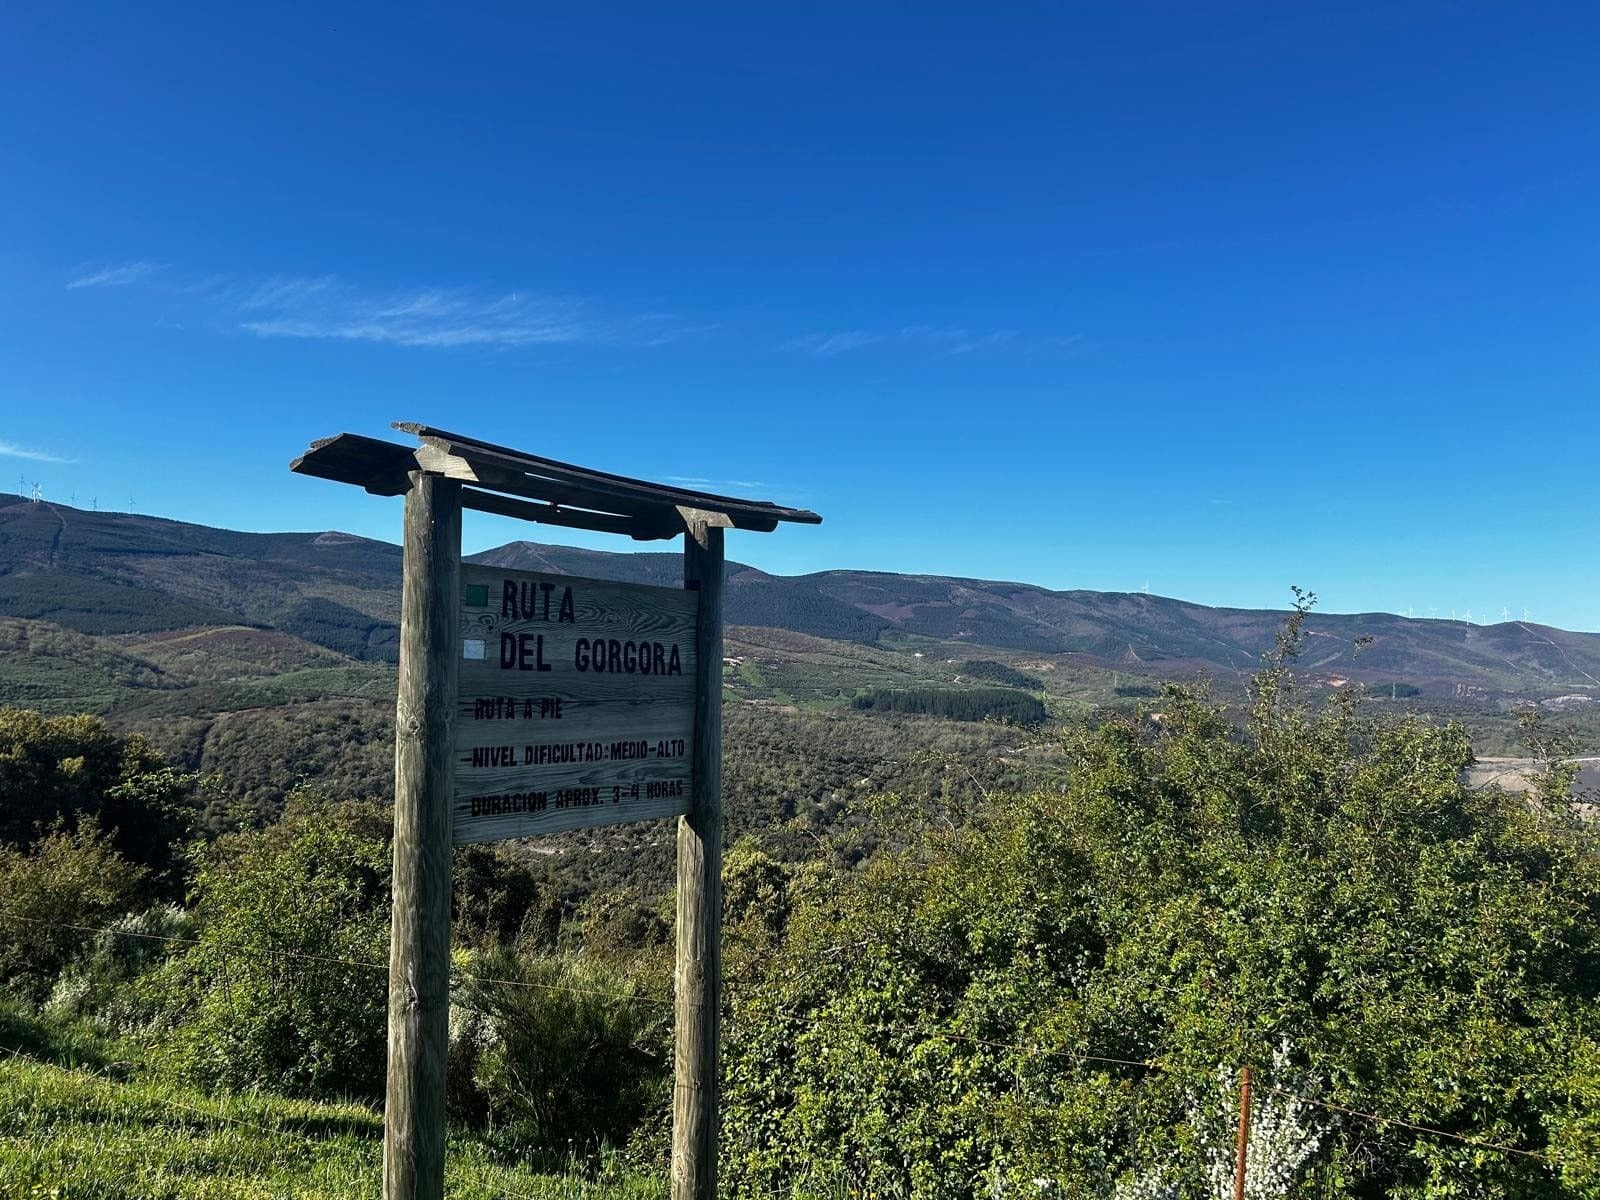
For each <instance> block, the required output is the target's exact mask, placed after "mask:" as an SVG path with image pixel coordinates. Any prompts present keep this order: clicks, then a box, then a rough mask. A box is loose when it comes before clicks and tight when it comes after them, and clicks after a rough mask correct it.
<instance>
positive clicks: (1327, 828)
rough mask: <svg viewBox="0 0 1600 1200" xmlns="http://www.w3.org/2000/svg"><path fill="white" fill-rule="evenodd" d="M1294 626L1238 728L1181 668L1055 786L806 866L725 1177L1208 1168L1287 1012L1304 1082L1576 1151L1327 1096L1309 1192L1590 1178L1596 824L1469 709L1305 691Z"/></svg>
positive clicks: (926, 1185) (1526, 1190)
mask: <svg viewBox="0 0 1600 1200" xmlns="http://www.w3.org/2000/svg"><path fill="white" fill-rule="evenodd" d="M1306 600H1307V602H1306V603H1305V604H1304V605H1303V606H1302V607H1301V609H1300V614H1299V615H1301V616H1303V612H1304V610H1305V608H1308V607H1309V598H1306ZM1298 627H1299V622H1298V620H1292V621H1291V624H1290V626H1289V628H1288V629H1287V630H1286V636H1285V640H1284V642H1283V643H1282V644H1281V645H1280V647H1279V650H1278V652H1277V654H1276V655H1274V657H1273V658H1272V659H1271V660H1270V661H1269V662H1268V663H1267V664H1266V666H1265V668H1264V669H1263V671H1262V672H1261V674H1260V675H1259V676H1258V677H1257V680H1256V688H1255V703H1254V706H1253V712H1252V719H1251V723H1250V727H1249V728H1248V729H1247V730H1245V731H1243V732H1242V733H1241V731H1239V730H1237V729H1235V728H1233V727H1232V726H1231V725H1230V724H1229V723H1228V721H1227V720H1226V719H1225V716H1224V713H1223V711H1222V709H1221V707H1220V706H1217V705H1214V704H1212V703H1211V702H1210V701H1209V699H1208V698H1207V697H1206V695H1205V694H1204V693H1201V692H1195V691H1190V690H1184V689H1169V692H1168V695H1167V697H1166V698H1165V699H1164V701H1163V709H1164V712H1165V720H1164V722H1163V723H1162V724H1161V725H1160V726H1159V727H1158V726H1154V725H1151V724H1149V723H1138V722H1135V721H1131V720H1120V719H1113V720H1109V721H1107V722H1106V723H1104V724H1103V725H1101V726H1099V727H1098V728H1096V729H1092V730H1085V731H1083V732H1081V733H1076V734H1073V735H1071V736H1072V738H1073V740H1072V742H1071V744H1070V746H1069V749H1070V750H1071V752H1072V756H1073V769H1072V772H1071V775H1070V778H1069V779H1068V781H1067V784H1066V788H1065V790H1064V791H1063V792H1035V793H1031V794H1021V795H1019V794H1015V793H1013V794H1005V793H1002V792H992V793H991V799H990V801H989V803H988V804H987V805H986V806H985V808H984V810H983V811H982V813H981V814H980V816H979V819H978V820H977V821H976V822H975V823H974V824H972V825H970V826H967V827H964V828H954V829H948V830H932V831H930V832H928V833H927V835H926V836H925V837H923V838H922V839H921V840H920V841H918V842H917V843H916V844H914V845H913V846H911V847H910V848H908V849H906V850H904V851H902V852H899V853H895V854H884V855H881V856H880V857H879V858H878V859H877V860H876V861H874V862H873V863H872V864H870V865H869V866H868V868H867V869H866V870H865V871H863V872H860V873H859V874H858V875H857V876H856V877H854V878H849V879H840V880H835V881H834V882H833V884H832V885H831V886H829V887H826V888H816V889H812V890H811V891H810V892H809V893H808V894H807V896H806V897H805V898H803V899H802V900H801V902H800V903H798V905H797V906H796V908H795V911H794V912H793V914H792V915H791V916H790V917H789V920H788V923H787V931H786V933H785V934H784V936H783V938H782V940H781V942H780V944H779V946H778V948H777V951H776V953H774V954H772V955H769V956H767V957H766V958H764V959H762V960H757V961H752V962H749V963H746V964H744V969H745V970H746V971H747V972H749V977H747V978H745V979H743V980H740V981H736V982H735V984H734V986H733V988H732V1019H731V1021H730V1023H729V1026H728V1068H727V1070H728V1085H727V1096H728V1102H727V1108H726V1111H725V1115H724V1122H723V1127H724V1129H725V1130H726V1131H727V1138H726V1157H727V1162H726V1167H727V1170H728V1173H729V1176H730V1178H731V1179H732V1180H733V1181H734V1182H735V1184H736V1185H737V1186H741V1187H747V1188H750V1189H760V1190H763V1191H765V1190H767V1189H769V1188H784V1189H788V1188H790V1187H792V1186H793V1184H794V1181H795V1180H796V1179H802V1180H803V1179H807V1178H810V1179H813V1180H815V1181H816V1182H818V1183H820V1184H824V1185H828V1184H836V1183H845V1184H848V1185H851V1186H855V1187H860V1188H870V1189H872V1190H882V1191H894V1192H898V1193H901V1194H909V1195H913V1196H928V1197H934V1196H940V1197H943V1196H977V1195H979V1194H989V1193H990V1192H992V1190H993V1189H995V1188H997V1187H1000V1188H1004V1187H1006V1186H1008V1185H1009V1186H1017V1187H1023V1188H1027V1189H1030V1190H1036V1185H1035V1184H1034V1183H1033V1182H1032V1181H1034V1180H1045V1181H1047V1182H1050V1183H1054V1184H1055V1185H1057V1186H1059V1187H1060V1188H1062V1189H1063V1193H1064V1194H1084V1195H1097V1194H1106V1193H1107V1191H1108V1190H1109V1189H1110V1188H1111V1187H1112V1186H1113V1185H1114V1184H1115V1183H1116V1182H1118V1181H1119V1180H1120V1181H1123V1182H1128V1181H1132V1180H1135V1179H1136V1178H1139V1177H1141V1176H1145V1175H1148V1173H1149V1172H1150V1170H1151V1168H1152V1166H1153V1165H1156V1164H1162V1165H1170V1172H1169V1177H1170V1178H1171V1179H1172V1180H1174V1181H1175V1182H1174V1184H1173V1186H1174V1187H1175V1188H1176V1189H1177V1190H1175V1191H1173V1192H1172V1193H1170V1194H1172V1195H1199V1194H1203V1189H1204V1188H1205V1186H1206V1176H1205V1171H1206V1151H1207V1149H1208V1148H1211V1147H1212V1146H1213V1144H1214V1135H1213V1133H1212V1132H1210V1131H1208V1130H1207V1129H1206V1128H1201V1127H1198V1126H1197V1124H1196V1122H1195V1120H1194V1118H1193V1112H1194V1102H1193V1098H1194V1097H1195V1096H1198V1095H1202V1094H1208V1089H1210V1088H1212V1087H1214V1084H1213V1083H1212V1082H1211V1080H1212V1079H1213V1077H1214V1073H1215V1072H1216V1069H1217V1064H1219V1063H1221V1064H1224V1065H1226V1066H1228V1067H1229V1068H1230V1069H1232V1068H1234V1067H1237V1066H1238V1065H1241V1064H1244V1063H1247V1062H1248V1063H1256V1064H1265V1063H1267V1062H1269V1061H1270V1060H1271V1058H1272V1055H1273V1052H1274V1050H1275V1049H1277V1048H1279V1047H1281V1046H1282V1045H1283V1044H1284V1043H1285V1042H1287V1044H1288V1045H1289V1046H1291V1047H1293V1054H1294V1056H1295V1061H1293V1062H1292V1063H1289V1064H1287V1065H1286V1068H1285V1069H1289V1068H1292V1069H1293V1070H1295V1071H1297V1072H1300V1073H1302V1074H1304V1075H1307V1076H1309V1077H1312V1078H1315V1079H1318V1080H1321V1081H1323V1082H1322V1084H1321V1091H1320V1092H1319V1094H1318V1095H1317V1096H1316V1097H1315V1098H1318V1099H1326V1100H1329V1101H1331V1102H1333V1103H1336V1104H1340V1105H1343V1106H1345V1107H1348V1108H1355V1109H1360V1110H1362V1111H1365V1112H1375V1113H1379V1114H1382V1115H1388V1116H1393V1117H1397V1118H1400V1119H1402V1120H1405V1121H1409V1122H1411V1123H1413V1124H1417V1125H1425V1126H1428V1127H1430V1128H1434V1129H1440V1130H1443V1131H1446V1132H1447V1133H1452V1134H1455V1135H1458V1136H1459V1137H1460V1138H1464V1139H1469V1140H1470V1141H1478V1142H1486V1143H1494V1144H1498V1145H1507V1146H1512V1147H1517V1148H1520V1149H1525V1150H1528V1151H1531V1152H1533V1153H1534V1154H1536V1155H1550V1154H1555V1153H1559V1154H1561V1155H1563V1158H1562V1160H1561V1163H1560V1165H1559V1167H1558V1168H1552V1167H1551V1166H1550V1165H1549V1164H1548V1163H1547V1162H1545V1161H1543V1160H1541V1159H1540V1158H1537V1157H1525V1156H1520V1155H1515V1154H1506V1153H1499V1152H1490V1151H1487V1150H1484V1149H1482V1148H1481V1147H1477V1146H1473V1145H1471V1144H1469V1143H1468V1142H1462V1141H1453V1140H1451V1139H1449V1138H1446V1137H1434V1136H1430V1135H1427V1134H1423V1133H1419V1132H1416V1131H1414V1130H1408V1129H1406V1128H1403V1127H1400V1126H1395V1125H1383V1124H1377V1123H1370V1122H1359V1121H1356V1120H1355V1119H1353V1118H1348V1119H1347V1118H1339V1119H1338V1120H1336V1121H1332V1122H1330V1125H1329V1128H1328V1131H1327V1133H1326V1136H1325V1137H1323V1139H1322V1140H1321V1142H1320V1144H1319V1149H1318V1152H1317V1154H1316V1155H1315V1157H1314V1158H1312V1159H1310V1160H1309V1161H1307V1162H1305V1163H1304V1164H1303V1165H1302V1167H1301V1169H1300V1173H1299V1175H1298V1177H1297V1180H1296V1181H1295V1182H1293V1183H1292V1184H1290V1185H1288V1186H1290V1187H1291V1188H1310V1189H1312V1191H1310V1192H1308V1193H1307V1194H1316V1195H1323V1194H1337V1195H1341V1196H1350V1197H1361V1198H1372V1200H1376V1198H1378V1197H1423V1196H1426V1197H1446V1196H1458V1195H1476V1194H1483V1195H1516V1196H1525V1197H1538V1196H1552V1197H1554V1196H1577V1195H1590V1196H1592V1195H1600V1185H1597V1184H1596V1182H1595V1180H1596V1178H1597V1172H1596V1163H1597V1161H1600V1160H1597V1159H1596V1157H1595V1155H1596V1143H1597V1139H1596V1137H1595V1133H1594V1131H1595V1129H1596V1127H1597V1121H1596V1118H1595V1091H1594V1087H1593V1079H1594V1069H1593V1063H1594V1062H1595V1061H1596V1060H1595V1058H1594V1054H1593V1046H1594V1042H1595V1039H1594V1024H1593V1021H1594V1018H1593V1016H1592V1014H1593V1013H1594V1012H1595V1011H1596V1005H1597V1002H1600V854H1597V850H1596V841H1595V837H1594V834H1593V833H1592V831H1591V830H1590V829H1589V828H1588V827H1586V826H1585V825H1584V824H1583V823H1581V822H1580V821H1579V819H1578V818H1577V816H1576V815H1575V814H1574V812H1573V811H1572V809H1571V806H1570V805H1563V804H1560V803H1557V802H1556V801H1555V798H1553V797H1546V798H1544V799H1543V800H1542V801H1541V802H1539V803H1529V802H1528V801H1527V800H1525V799H1524V798H1523V797H1521V796H1515V795H1508V794H1504V793H1501V792H1498V791H1493V790H1473V789H1470V788H1468V787H1467V786H1465V784H1464V783H1463V775H1464V768H1465V767H1466V766H1467V765H1468V764H1469V763H1470V761H1471V757H1472V753H1471V746H1470V743H1469V740H1468V738H1467V736H1466V734H1465V732H1464V731H1463V730H1461V729H1460V728H1459V727H1455V726H1443V727H1440V726H1435V725H1432V724H1429V723H1427V722H1424V721H1421V720H1417V719H1404V720H1400V721H1393V720H1375V719H1370V718H1368V717H1367V716H1366V715H1365V712H1364V710H1363V709H1361V708H1360V707H1359V706H1358V705H1357V704H1356V703H1354V702H1352V701H1349V700H1344V699H1339V700H1336V701H1335V702H1333V703H1332V704H1331V705H1329V706H1328V707H1326V708H1323V709H1320V710H1316V711H1312V710H1310V709H1308V708H1307V707H1306V706H1305V704H1304V702H1303V701H1302V700H1301V698H1300V697H1299V695H1298V694H1297V692H1296V690H1295V677H1294V674H1293V670H1292V664H1293V659H1294V652H1295V651H1296V649H1297V647H1298V642H1297V635H1298ZM1108 1060H1122V1061H1121V1062H1119V1061H1108ZM1134 1063H1149V1064H1153V1066H1149V1067H1146V1066H1133V1065H1127V1064H1134ZM1575 1064H1577V1065H1575ZM1585 1097H1588V1098H1587V1099H1585ZM1285 1194H1288V1193H1285Z"/></svg>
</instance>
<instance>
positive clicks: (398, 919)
mask: <svg viewBox="0 0 1600 1200" xmlns="http://www.w3.org/2000/svg"><path fill="white" fill-rule="evenodd" d="M410 479H411V490H410V491H409V492H407V493H406V517H405V582H404V584H403V586H402V591H401V599H400V699H399V704H398V707H397V710H396V719H395V749H394V901H393V910H392V917H391V922H392V925H391V933H390V941H389V1077H388V1091H387V1095H386V1097H385V1103H384V1114H383V1195H384V1200H443V1196H444V1141H445V1137H444V1121H445V1113H444V1080H445V1052H446V1049H447V1047H448V1045H449V1040H450V850H451V846H450V819H451V818H450V804H451V786H452V773H453V771H454V762H453V760H452V750H453V746H452V732H453V727H454V724H455V695H456V673H457V670H458V668H459V664H458V663H457V653H458V652H457V650H456V639H457V636H458V630H457V629H456V614H457V612H458V610H459V606H460V602H461V595H460V592H461V586H460V582H461V484H460V483H458V482H456V481H455V480H453V479H444V478H441V477H440V476H437V475H426V474H424V473H422V472H420V471H414V472H412V473H411V475H410Z"/></svg>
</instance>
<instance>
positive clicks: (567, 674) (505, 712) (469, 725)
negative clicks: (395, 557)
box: [454, 564, 720, 842]
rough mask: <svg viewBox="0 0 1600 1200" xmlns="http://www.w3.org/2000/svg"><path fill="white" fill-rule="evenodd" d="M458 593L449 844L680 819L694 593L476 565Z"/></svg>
mask: <svg viewBox="0 0 1600 1200" xmlns="http://www.w3.org/2000/svg"><path fill="white" fill-rule="evenodd" d="M461 593H462V603H461V610H460V618H459V620H458V623H457V629H456V631H455V632H456V638H455V645H456V647H457V653H458V654H459V655H460V664H459V685H458V690H457V697H456V712H457V715H458V718H459V720H458V722H457V725H456V732H455V739H454V754H455V764H456V777H455V778H456V787H455V798H454V806H455V826H454V828H455V837H456V840H457V841H459V842H468V841H487V840H491V839H494V838H500V837H528V836H531V835H534V834H539V833H547V832H555V831H556V830H560V829H575V828H588V827H593V826H599V825H610V824H616V823H618V822H621V821H633V820H649V819H653V818H656V817H662V816H672V815H676V814H678V813H681V812H683V811H685V810H686V808H687V806H688V803H689V795H690V792H691V790H692V771H693V764H694V759H693V735H694V720H695V693H694V689H695V684H696V679H697V677H698V676H697V669H698V658H697V654H698V643H697V626H696V613H697V612H698V610H699V603H700V601H699V597H698V595H697V594H696V593H694V592H688V591H683V590H680V589H678V588H659V587H647V586H644V585H639V584H624V583H615V582H612V581H609V580H599V579H583V578H580V577H577V576H571V575H552V574H546V573H542V572H537V571H514V570H508V569H506V568H501V567H491V566H483V565H479V564H466V565H463V567H462V568H461ZM718 665H719V666H720V660H719V664H718Z"/></svg>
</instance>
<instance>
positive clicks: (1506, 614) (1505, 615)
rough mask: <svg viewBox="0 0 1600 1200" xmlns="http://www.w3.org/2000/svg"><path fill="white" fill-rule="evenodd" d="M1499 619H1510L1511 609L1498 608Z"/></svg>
mask: <svg viewBox="0 0 1600 1200" xmlns="http://www.w3.org/2000/svg"><path fill="white" fill-rule="evenodd" d="M1500 619H1501V620H1502V621H1509V620H1511V610H1510V609H1509V608H1505V607H1502V608H1501V609H1500Z"/></svg>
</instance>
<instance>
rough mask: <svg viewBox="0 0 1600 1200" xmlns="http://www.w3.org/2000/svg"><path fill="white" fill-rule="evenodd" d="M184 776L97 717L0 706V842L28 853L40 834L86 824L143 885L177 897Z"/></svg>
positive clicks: (188, 788) (185, 831) (184, 822)
mask: <svg viewBox="0 0 1600 1200" xmlns="http://www.w3.org/2000/svg"><path fill="white" fill-rule="evenodd" d="M193 793H194V777H193V776H190V775H186V774H184V773H183V772H180V771H177V770H175V769H174V768H173V767H172V766H171V764H169V763H167V762H166V761H165V760H164V759H162V758H161V757H160V756H159V755H157V754H156V753H155V752H154V751H153V750H151V749H150V747H149V745H148V744H146V742H145V741H144V740H143V739H142V738H140V737H138V736H134V737H126V738H125V737H121V736H119V735H117V734H115V733H113V732H111V730H110V729H108V728H107V727H106V725H105V722H103V721H101V720H100V719H99V718H98V717H87V716H79V717H45V716H41V715H40V714H39V713H36V712H32V711H29V710H27V709H17V708H0V844H11V845H16V846H30V845H32V844H33V843H35V842H36V841H38V840H39V839H40V838H42V837H44V836H45V835H46V834H47V833H48V832H49V831H50V830H53V829H58V828H60V827H62V826H63V825H65V826H73V827H75V826H79V825H82V824H83V823H84V822H86V821H88V822H93V823H95V824H97V825H98V826H99V827H100V828H102V829H104V830H105V831H106V833H107V834H108V835H109V836H110V838H111V841H112V844H113V845H114V846H115V848H116V849H117V850H118V851H119V852H120V853H121V854H123V855H124V856H125V857H127V858H129V859H131V860H132V861H133V862H134V863H137V864H139V865H140V866H142V867H147V868H149V870H148V872H147V874H146V875H145V876H144V883H145V884H146V885H147V887H149V888H151V889H153V890H154V891H155V892H157V893H158V894H161V895H163V896H164V897H165V898H168V899H176V898H178V897H180V896H181V895H182V892H183V881H182V877H181V870H180V868H181V866H182V847H183V845H184V843H185V842H186V841H187V840H188V839H189V838H190V837H192V836H193V835H194V832H195V829H196V822H197V816H198V806H197V804H196V802H195V800H194V795H193Z"/></svg>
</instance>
